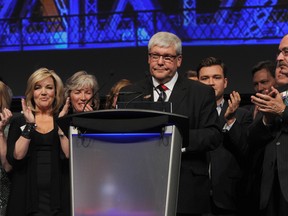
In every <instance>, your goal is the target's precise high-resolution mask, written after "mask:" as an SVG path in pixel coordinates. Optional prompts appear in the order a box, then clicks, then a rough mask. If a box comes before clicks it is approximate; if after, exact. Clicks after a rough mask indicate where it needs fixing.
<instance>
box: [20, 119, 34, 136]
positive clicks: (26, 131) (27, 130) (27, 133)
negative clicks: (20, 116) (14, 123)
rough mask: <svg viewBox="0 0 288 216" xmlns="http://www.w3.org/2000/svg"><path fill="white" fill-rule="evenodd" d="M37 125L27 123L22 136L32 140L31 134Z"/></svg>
mask: <svg viewBox="0 0 288 216" xmlns="http://www.w3.org/2000/svg"><path fill="white" fill-rule="evenodd" d="M35 128H36V124H35V123H26V125H25V128H24V130H23V131H22V133H21V136H22V137H24V138H26V139H31V134H32V132H33V131H34V130H35Z"/></svg>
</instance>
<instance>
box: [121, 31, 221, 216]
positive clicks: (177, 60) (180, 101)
mask: <svg viewBox="0 0 288 216" xmlns="http://www.w3.org/2000/svg"><path fill="white" fill-rule="evenodd" d="M181 63H182V42H181V40H180V39H179V38H178V37H177V36H176V35H174V34H172V33H169V32H158V33H156V34H155V35H153V36H152V38H151V39H150V41H149V44H148V64H149V69H150V75H149V76H147V77H146V79H145V80H142V81H139V82H137V83H135V84H133V85H132V86H128V87H127V88H125V90H123V91H127V92H135V93H138V95H137V94H136V96H135V95H134V96H131V95H130V96H129V97H128V96H127V97H126V96H123V97H122V98H121V97H120V98H119V101H122V102H123V101H126V102H127V103H130V102H131V101H155V102H156V101H164V102H165V101H168V102H171V103H172V107H173V113H175V114H180V115H185V116H188V117H189V143H185V145H186V146H187V147H186V148H185V149H183V153H182V159H181V168H180V179H179V190H178V205H177V216H191V215H193V216H194V215H201V214H204V213H207V212H209V209H210V206H209V203H210V201H209V197H210V196H209V192H210V189H209V188H210V187H209V175H208V162H207V158H206V153H207V152H208V151H211V150H214V149H216V148H217V147H218V146H219V145H220V142H221V139H222V137H221V130H220V127H219V125H218V124H219V122H218V115H217V111H216V100H215V93H214V90H213V88H212V87H210V86H207V85H204V84H202V83H200V82H197V81H194V80H189V79H187V78H186V77H184V76H180V75H179V73H178V72H177V69H178V68H179V67H180V66H181ZM187 140H188V139H187Z"/></svg>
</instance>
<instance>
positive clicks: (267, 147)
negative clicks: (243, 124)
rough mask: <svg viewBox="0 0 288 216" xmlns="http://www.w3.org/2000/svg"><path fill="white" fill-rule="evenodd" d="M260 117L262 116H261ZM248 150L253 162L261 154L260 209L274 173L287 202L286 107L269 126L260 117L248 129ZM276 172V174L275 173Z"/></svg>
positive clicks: (266, 198)
mask: <svg viewBox="0 0 288 216" xmlns="http://www.w3.org/2000/svg"><path fill="white" fill-rule="evenodd" d="M261 115H262V114H261ZM248 138H249V150H250V152H252V153H251V154H250V155H251V156H252V157H253V156H254V157H253V160H254V161H255V160H258V155H261V154H260V153H261V152H263V157H264V158H263V159H262V160H261V161H262V164H261V166H260V167H258V169H260V171H261V179H260V181H261V182H259V183H260V209H264V208H265V207H266V206H267V204H268V201H269V198H270V194H271V191H272V186H273V181H274V177H275V173H276V174H277V175H278V179H279V184H280V188H281V191H282V194H283V196H284V198H285V200H286V201H287V202H288V107H287V106H286V109H285V111H284V113H283V115H282V117H281V118H280V117H277V118H276V119H275V120H274V122H273V123H272V124H271V125H268V126H266V125H264V123H263V120H262V116H260V117H259V118H257V119H256V120H255V121H254V122H253V124H251V126H250V127H249V136H248ZM275 170H277V172H275Z"/></svg>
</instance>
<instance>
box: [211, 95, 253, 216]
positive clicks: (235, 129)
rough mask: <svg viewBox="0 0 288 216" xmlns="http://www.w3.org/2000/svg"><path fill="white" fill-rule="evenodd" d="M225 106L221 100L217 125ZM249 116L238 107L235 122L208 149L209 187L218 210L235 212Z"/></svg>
mask: <svg viewBox="0 0 288 216" xmlns="http://www.w3.org/2000/svg"><path fill="white" fill-rule="evenodd" d="M227 108H228V103H227V101H225V102H224V104H223V107H222V110H221V113H220V125H221V128H223V127H224V125H225V123H226V122H225V119H224V114H225V112H226V110H227ZM251 122H252V115H251V114H250V112H249V111H248V110H246V109H243V108H241V107H239V108H238V109H237V111H236V121H235V122H234V124H233V126H232V127H231V128H230V130H229V131H227V132H223V135H224V136H223V137H224V139H223V143H222V144H221V145H220V146H219V147H218V148H217V149H215V150H213V151H211V152H210V158H211V183H212V185H211V189H212V200H213V202H214V204H215V205H216V206H217V207H218V208H221V209H224V210H230V211H236V210H237V206H238V200H239V197H238V186H239V185H238V183H239V182H240V180H241V178H242V174H243V169H244V168H245V157H244V154H245V150H246V148H247V129H248V126H249V125H250V124H251Z"/></svg>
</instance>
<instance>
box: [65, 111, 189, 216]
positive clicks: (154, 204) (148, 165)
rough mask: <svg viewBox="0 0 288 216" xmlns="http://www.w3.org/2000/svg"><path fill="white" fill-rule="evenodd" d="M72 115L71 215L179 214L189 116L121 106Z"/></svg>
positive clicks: (134, 215)
mask: <svg viewBox="0 0 288 216" xmlns="http://www.w3.org/2000/svg"><path fill="white" fill-rule="evenodd" d="M69 118H70V125H71V126H70V129H69V131H70V132H69V136H70V169H71V192H72V212H73V214H72V215H73V216H171V215H176V205H177V192H178V180H179V170H180V160H181V148H182V143H183V138H182V137H183V134H185V133H187V132H185V129H184V130H182V129H181V128H185V127H186V128H188V118H187V117H185V116H180V115H175V114H171V113H166V112H159V111H151V110H139V109H135V110H133V109H129V110H128V109H127V110H125V109H123V110H102V111H94V112H85V113H80V114H74V115H72V116H70V117H69ZM186 135H187V134H186ZM186 135H185V136H186Z"/></svg>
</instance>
